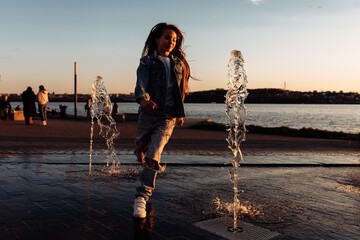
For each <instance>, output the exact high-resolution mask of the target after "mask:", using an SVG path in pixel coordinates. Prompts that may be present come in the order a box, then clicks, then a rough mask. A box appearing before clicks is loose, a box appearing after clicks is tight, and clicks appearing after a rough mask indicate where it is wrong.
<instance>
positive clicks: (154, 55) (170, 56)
mask: <svg viewBox="0 0 360 240" xmlns="http://www.w3.org/2000/svg"><path fill="white" fill-rule="evenodd" d="M149 57H150V58H157V59H159V58H160V55H159V53H158V52H157V51H155V52H153V53H152V54H150V55H149ZM169 58H170V59H171V60H172V61H175V60H176V59H178V57H176V56H174V55H172V54H171V53H170V54H169Z"/></svg>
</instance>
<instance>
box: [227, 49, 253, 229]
mask: <svg viewBox="0 0 360 240" xmlns="http://www.w3.org/2000/svg"><path fill="white" fill-rule="evenodd" d="M228 80H229V82H228V88H229V90H228V91H227V93H226V100H225V103H226V115H227V116H228V119H229V129H228V131H229V135H228V137H227V138H226V141H227V142H228V147H229V148H230V149H231V151H232V153H233V160H232V166H233V169H232V170H229V174H230V179H231V181H232V182H233V183H234V203H233V205H232V207H233V215H234V226H233V230H237V229H238V228H237V213H238V211H239V210H241V207H240V201H239V199H238V192H239V190H238V180H239V177H238V171H239V166H240V162H241V161H243V162H245V161H244V159H243V155H242V153H241V150H240V143H241V142H243V141H245V133H246V126H245V122H246V117H247V109H246V106H245V104H244V101H245V98H246V97H247V96H248V91H247V89H246V84H247V77H246V73H245V69H244V59H243V56H242V54H241V52H240V51H238V50H233V51H231V53H230V60H229V64H228Z"/></svg>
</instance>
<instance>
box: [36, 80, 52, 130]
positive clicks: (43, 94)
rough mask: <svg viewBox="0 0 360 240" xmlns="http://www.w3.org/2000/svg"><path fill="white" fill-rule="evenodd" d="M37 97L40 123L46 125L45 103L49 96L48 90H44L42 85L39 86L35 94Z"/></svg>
mask: <svg viewBox="0 0 360 240" xmlns="http://www.w3.org/2000/svg"><path fill="white" fill-rule="evenodd" d="M37 98H38V104H39V113H40V118H41V121H42V125H44V126H46V125H47V116H46V112H47V108H46V104H47V103H48V102H49V98H48V92H47V91H46V89H45V88H44V86H43V85H40V86H39V92H38V94H37Z"/></svg>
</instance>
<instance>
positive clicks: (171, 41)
mask: <svg viewBox="0 0 360 240" xmlns="http://www.w3.org/2000/svg"><path fill="white" fill-rule="evenodd" d="M176 40H177V35H176V33H175V32H174V31H173V30H171V29H168V28H165V30H164V33H163V34H162V35H161V37H159V38H157V39H156V43H157V45H158V49H157V50H158V53H159V54H160V56H163V57H167V56H169V54H170V52H171V51H172V50H173V49H174V47H175V45H176Z"/></svg>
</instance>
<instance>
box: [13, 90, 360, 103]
mask: <svg viewBox="0 0 360 240" xmlns="http://www.w3.org/2000/svg"><path fill="white" fill-rule="evenodd" d="M226 92H227V90H225V89H214V90H207V91H197V92H191V93H189V94H188V95H187V96H186V97H185V103H224V102H225V95H226ZM248 92H249V95H248V97H247V98H246V100H245V103H251V104H256V103H261V104H360V93H357V92H343V91H339V92H335V91H326V92H322V91H321V92H318V91H307V92H300V91H290V90H286V89H276V88H259V89H248ZM109 96H110V99H111V101H112V102H114V101H116V102H135V95H134V94H133V93H130V94H118V93H117V94H109ZM88 98H91V95H90V94H77V101H78V102H86V101H87V99H88ZM9 99H10V101H11V102H21V101H22V99H21V94H9ZM49 99H50V101H51V102H74V99H75V97H74V94H55V93H49Z"/></svg>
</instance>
